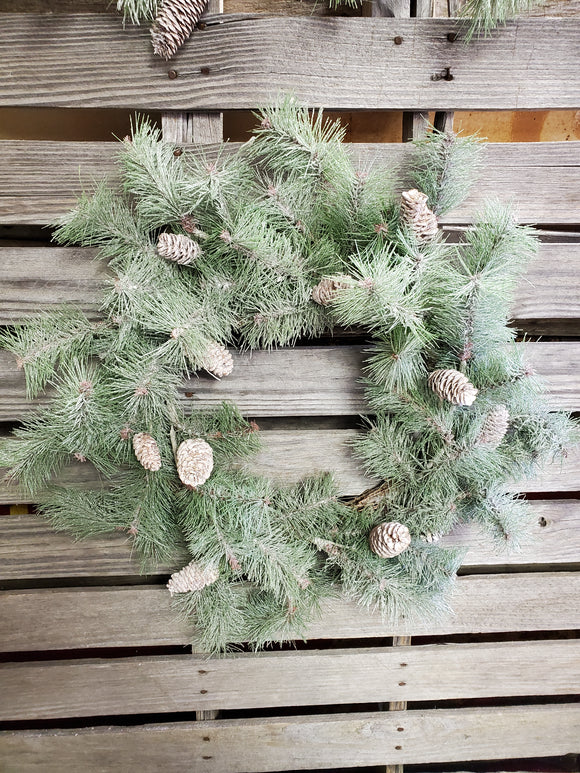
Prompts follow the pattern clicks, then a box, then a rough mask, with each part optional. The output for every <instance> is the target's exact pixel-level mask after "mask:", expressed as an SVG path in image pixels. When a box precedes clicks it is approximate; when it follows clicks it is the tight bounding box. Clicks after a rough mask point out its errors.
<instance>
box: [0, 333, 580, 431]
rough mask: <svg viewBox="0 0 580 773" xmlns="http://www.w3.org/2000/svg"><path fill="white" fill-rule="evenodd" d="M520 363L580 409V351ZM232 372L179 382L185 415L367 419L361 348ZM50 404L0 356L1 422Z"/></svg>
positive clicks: (554, 348) (553, 394) (268, 355)
mask: <svg viewBox="0 0 580 773" xmlns="http://www.w3.org/2000/svg"><path fill="white" fill-rule="evenodd" d="M525 350H526V362H527V363H528V364H529V365H530V366H531V367H532V368H533V369H534V371H535V372H537V373H538V374H540V376H542V377H543V378H544V379H545V381H546V384H547V386H548V393H549V397H550V402H551V404H552V405H553V407H554V408H559V409H563V410H578V409H580V382H579V381H578V373H579V372H580V343H577V342H569V343H560V342H550V343H528V344H526V345H525ZM233 358H234V370H233V372H232V374H231V375H230V376H227V377H226V378H223V379H222V380H217V379H215V378H213V377H211V376H209V375H207V374H205V373H203V372H200V373H199V374H198V375H197V376H195V377H194V378H192V379H188V380H186V381H184V384H183V387H182V389H181V393H182V401H183V404H184V406H185V407H186V409H187V408H191V409H193V408H213V407H217V406H218V405H220V404H221V403H222V402H223V401H224V400H227V401H231V402H234V403H236V405H237V406H238V407H239V409H240V410H241V411H242V413H243V414H245V415H246V416H254V417H260V416H352V415H357V414H364V413H365V412H366V411H367V407H366V403H365V400H364V390H363V386H362V383H361V382H360V379H361V376H362V365H363V362H364V347H361V346H330V347H316V346H312V347H310V346H304V347H298V348H295V349H276V350H273V351H271V352H268V351H261V350H260V351H255V352H252V353H249V354H247V353H246V354H240V353H238V352H233ZM49 402H50V391H48V392H47V393H45V394H43V395H41V396H39V397H38V398H36V399H34V400H27V399H26V394H25V382H24V372H23V371H22V370H19V369H18V367H17V365H16V358H15V357H14V356H13V355H12V354H10V353H9V352H6V351H3V352H0V421H18V420H19V419H21V418H22V416H23V415H26V414H27V413H30V411H31V410H33V409H34V408H35V407H36V406H39V405H47V404H48V403H49Z"/></svg>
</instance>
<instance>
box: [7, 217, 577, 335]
mask: <svg viewBox="0 0 580 773" xmlns="http://www.w3.org/2000/svg"><path fill="white" fill-rule="evenodd" d="M579 217H580V213H579ZM94 257H95V250H93V249H82V248H77V247H0V266H1V268H2V276H1V278H0V324H3V325H5V324H10V323H14V322H19V321H21V320H25V319H29V318H30V317H34V316H35V315H37V314H39V313H40V312H42V311H45V310H49V309H51V308H54V306H57V305H59V304H62V303H74V304H75V305H77V306H78V307H79V308H81V309H82V310H83V311H84V312H85V313H86V314H88V315H89V317H90V318H91V319H95V318H97V317H98V307H99V302H100V298H101V293H102V290H103V288H104V286H105V283H106V279H107V276H108V275H107V269H106V266H105V264H104V263H103V262H102V261H97V260H94ZM556 266H557V270H555V267H556ZM512 315H513V318H514V319H515V320H516V321H517V320H519V319H523V320H534V323H535V325H536V327H537V325H538V324H539V323H540V322H541V320H548V321H549V322H548V323H547V324H548V325H549V324H550V323H551V322H552V320H554V319H565V320H580V242H578V243H563V244H557V243H549V244H541V245H540V252H539V255H538V257H537V259H536V260H534V261H533V262H532V263H531V264H530V267H529V269H528V271H527V272H526V276H525V279H524V281H522V282H521V283H520V284H519V285H518V288H517V292H516V297H515V302H514V305H513V309H512ZM578 329H579V331H580V323H579V328H578Z"/></svg>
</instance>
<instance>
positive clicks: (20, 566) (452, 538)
mask: <svg viewBox="0 0 580 773" xmlns="http://www.w3.org/2000/svg"><path fill="white" fill-rule="evenodd" d="M530 510H531V515H532V518H533V521H532V524H533V525H532V528H531V530H530V535H529V537H528V538H527V539H526V540H525V541H524V543H523V544H522V546H521V547H520V549H519V550H517V551H508V550H507V549H503V550H502V546H501V545H498V544H497V543H495V542H494V541H492V538H491V536H490V535H489V534H486V533H485V532H482V531H481V530H480V529H479V528H477V527H475V526H473V525H469V526H468V525H461V526H458V527H456V528H455V529H454V530H453V531H452V532H451V534H449V535H447V536H445V537H444V538H443V539H442V540H441V541H440V544H441V545H442V546H445V547H459V548H462V549H465V550H466V554H465V557H464V560H463V566H464V567H470V568H471V569H473V568H477V569H481V568H482V567H487V568H490V567H508V566H511V567H514V568H517V567H520V566H542V565H544V566H546V565H550V566H555V565H558V564H561V565H565V564H573V563H580V501H579V500H576V499H564V500H551V501H550V500H544V501H541V500H540V501H533V502H531V503H530ZM182 563H183V562H181V563H180V562H179V561H175V562H174V563H167V564H161V565H158V566H157V565H156V566H152V567H150V568H149V570H148V574H149V575H167V574H169V573H170V572H173V571H175V570H176V569H179V568H180V566H181V564H182ZM139 573H140V563H139V560H138V558H137V557H136V556H133V551H132V541H131V539H130V538H129V537H128V536H127V535H126V534H120V533H113V534H107V535H103V536H101V537H99V538H93V539H88V540H82V541H75V540H73V538H72V537H70V536H69V535H68V534H63V533H62V532H57V531H55V530H54V529H53V528H52V527H51V526H50V524H49V523H48V522H47V521H45V520H44V519H42V518H41V517H40V516H34V515H25V514H24V515H4V516H0V581H6V580H20V581H22V580H34V579H40V578H42V579H51V578H52V579H54V578H67V577H68V578H80V577H114V576H122V577H124V576H135V575H138V574H139Z"/></svg>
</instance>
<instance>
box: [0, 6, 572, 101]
mask: <svg viewBox="0 0 580 773" xmlns="http://www.w3.org/2000/svg"><path fill="white" fill-rule="evenodd" d="M449 30H450V22H449V21H448V20H446V19H372V18H367V19H343V18H332V19H321V18H317V17H312V18H308V19H305V18H286V19H279V18H275V17H273V18H261V17H259V16H252V15H248V14H239V15H235V14H228V15H224V16H214V17H208V20H207V27H206V28H205V29H204V30H196V31H194V33H193V35H192V36H191V38H190V39H189V41H188V42H187V44H186V45H184V46H183V48H182V49H181V50H180V51H179V52H178V53H177V54H176V56H175V57H174V58H173V59H172V60H171V62H170V63H167V62H163V61H160V60H158V59H155V58H154V57H153V54H152V52H151V47H150V42H149V35H148V31H147V29H135V28H133V27H127V28H126V29H125V30H124V31H123V30H122V26H121V21H120V20H119V18H118V17H116V16H106V15H102V16H101V15H90V14H74V15H70V16H61V15H59V16H58V17H55V16H51V15H36V14H4V15H3V18H2V26H1V27H0V55H2V54H4V56H6V57H9V61H10V67H7V68H5V69H3V70H2V71H1V72H0V94H1V97H0V105H1V106H6V107H10V106H18V105H20V106H41V105H44V106H53V107H54V106H59V107H128V108H136V109H145V110H152V109H160V110H191V111H198V110H200V111H204V110H232V109H248V108H254V107H256V106H257V105H260V104H264V103H267V102H269V101H270V100H271V99H272V97H274V96H275V95H276V94H278V93H279V92H281V91H282V92H286V91H292V92H294V93H295V94H296V95H297V97H298V98H299V99H300V101H301V102H303V103H305V104H307V105H309V106H313V107H316V106H323V107H327V108H332V109H365V108H368V107H369V105H372V106H373V108H374V109H386V110H477V109H486V110H489V109H504V110H505V109H513V110H523V109H557V108H576V107H577V106H578V104H580V74H579V73H578V68H577V67H576V63H577V56H578V49H579V45H580V19H574V18H572V19H565V20H558V19H519V20H518V21H517V22H511V23H508V25H507V26H506V27H504V28H502V29H501V30H498V31H497V32H496V34H495V35H494V37H493V38H489V39H485V40H474V41H472V43H471V45H470V46H469V47H466V46H464V45H462V43H461V36H460V37H459V39H458V40H457V41H456V42H455V43H450V42H449V41H448V40H447V33H448V31H449ZM395 36H401V37H402V38H403V44H402V45H398V46H397V45H395V43H394V42H393V39H394V37H395ZM361 51H365V56H364V57H361V56H360V52H361ZM446 68H450V69H451V72H452V74H453V80H443V79H440V80H435V79H436V78H437V76H440V74H441V73H443V72H445V70H446ZM169 70H176V71H177V73H178V77H177V78H175V79H173V80H171V79H169V78H168V71H169ZM482 83H485V84H486V87H485V88H482Z"/></svg>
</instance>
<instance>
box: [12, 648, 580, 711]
mask: <svg viewBox="0 0 580 773" xmlns="http://www.w3.org/2000/svg"><path fill="white" fill-rule="evenodd" d="M578 655H579V645H578V642H577V641H575V640H573V639H569V640H562V641H558V640H556V641H532V642H505V643H499V644H497V643H496V644H488V643H485V642H478V643H477V644H447V645H445V646H441V645H427V646H415V647H410V646H404V647H388V648H378V647H377V648H372V649H370V648H369V649H354V650H352V649H346V650H330V651H320V652H316V651H310V652H299V653H290V652H280V653H275V654H271V653H260V654H251V655H235V656H227V657H224V658H212V659H211V660H208V659H207V658H200V657H195V656H194V657H191V656H190V655H183V656H171V657H167V656H156V657H136V658H117V659H98V660H87V659H82V660H72V661H66V660H63V661H50V662H42V661H38V662H32V663H31V662H24V663H6V664H2V665H0V682H1V683H2V696H3V700H2V704H1V705H0V720H6V721H8V720H23V719H48V718H61V717H90V716H92V717H96V716H107V715H117V714H154V713H161V712H175V711H200V710H201V711H207V710H216V709H251V708H267V707H275V708H277V707H279V706H321V705H335V704H342V703H353V702H356V703H375V702H383V701H384V702H387V701H390V702H395V701H397V702H401V701H402V702H405V701H439V700H449V699H457V698H495V697H498V696H523V695H573V694H574V693H575V692H578V691H580V658H579V657H578ZM402 663H404V665H402ZM539 663H541V664H542V668H541V669H540V668H538V664H539ZM404 721H405V720H404V717H401V722H404Z"/></svg>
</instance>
